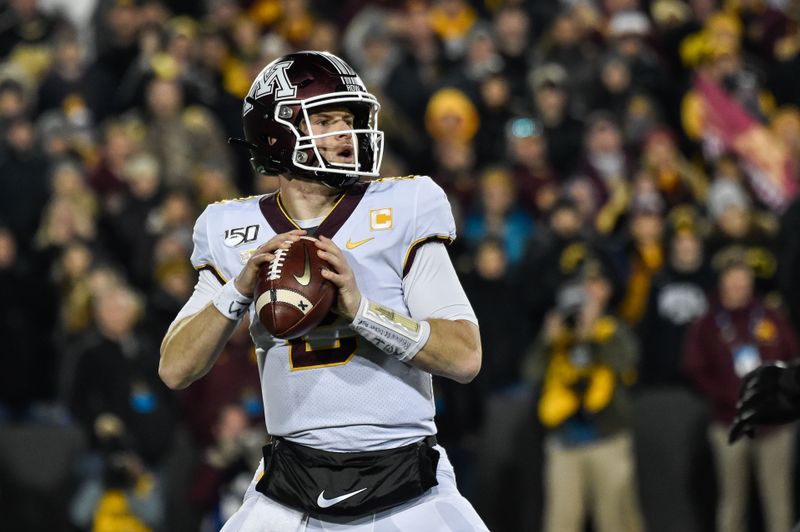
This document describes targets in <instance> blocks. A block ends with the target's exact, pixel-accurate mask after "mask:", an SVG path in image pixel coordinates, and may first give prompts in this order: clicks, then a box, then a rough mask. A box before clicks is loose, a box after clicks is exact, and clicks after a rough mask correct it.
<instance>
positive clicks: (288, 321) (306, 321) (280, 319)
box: [253, 236, 336, 340]
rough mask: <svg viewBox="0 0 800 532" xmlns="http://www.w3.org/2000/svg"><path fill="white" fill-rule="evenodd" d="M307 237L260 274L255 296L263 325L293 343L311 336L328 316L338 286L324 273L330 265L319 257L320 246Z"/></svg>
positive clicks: (279, 252)
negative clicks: (318, 247)
mask: <svg viewBox="0 0 800 532" xmlns="http://www.w3.org/2000/svg"><path fill="white" fill-rule="evenodd" d="M314 240H315V239H313V238H311V237H307V236H304V237H302V238H301V239H300V240H298V241H297V242H295V243H294V244H292V245H291V246H290V247H289V248H288V249H279V250H277V251H276V252H275V259H274V260H273V261H272V262H269V263H267V264H265V265H264V266H262V268H261V270H260V271H259V272H258V279H257V280H256V289H255V293H254V294H253V297H254V299H255V304H256V313H257V314H258V319H259V320H261V324H262V325H263V326H264V328H265V329H267V330H268V331H269V332H270V334H272V335H273V336H277V337H278V338H283V339H285V340H291V339H293V338H298V337H300V336H303V335H305V334H308V332H309V331H311V329H313V328H314V327H316V326H317V325H319V323H320V322H321V321H322V320H323V319H324V318H325V316H327V315H328V312H330V310H331V307H332V306H333V302H334V300H335V299H336V286H335V285H334V284H333V283H331V282H330V281H328V280H327V279H325V278H324V277H322V274H321V273H320V271H321V270H322V269H323V268H325V269H328V270H330V269H331V267H330V265H329V264H328V263H327V262H326V261H324V260H322V259H321V258H319V256H317V246H316V245H314Z"/></svg>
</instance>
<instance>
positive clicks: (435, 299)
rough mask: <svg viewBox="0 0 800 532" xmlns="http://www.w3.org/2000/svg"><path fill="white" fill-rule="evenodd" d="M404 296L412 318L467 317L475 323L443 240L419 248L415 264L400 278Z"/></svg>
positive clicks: (475, 319) (451, 318) (475, 318)
mask: <svg viewBox="0 0 800 532" xmlns="http://www.w3.org/2000/svg"><path fill="white" fill-rule="evenodd" d="M403 299H404V301H405V303H406V306H407V307H408V310H409V312H410V314H411V317H412V318H415V319H420V320H427V319H430V318H437V319H444V320H467V321H470V322H472V323H474V324H475V325H478V318H477V317H476V316H475V311H474V310H472V305H470V303H469V299H467V294H466V293H465V292H464V288H463V287H462V286H461V282H460V281H459V280H458V275H457V274H456V270H455V268H453V263H452V262H451V261H450V257H449V255H448V254H447V250H446V249H445V247H444V245H443V244H433V245H430V246H424V247H422V248H421V249H420V250H419V253H417V256H416V259H415V260H414V266H413V267H412V268H411V271H409V272H408V275H407V276H406V277H405V279H403Z"/></svg>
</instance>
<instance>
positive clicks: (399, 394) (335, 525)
mask: <svg viewBox="0 0 800 532" xmlns="http://www.w3.org/2000/svg"><path fill="white" fill-rule="evenodd" d="M379 110H380V105H379V103H378V102H377V100H376V99H375V97H374V96H373V95H371V94H370V93H369V92H367V90H366V88H365V87H364V85H363V83H362V81H361V79H360V78H359V76H358V75H357V74H356V73H355V72H354V71H353V70H352V68H351V67H350V66H349V65H348V64H347V63H345V62H344V61H343V60H342V59H340V58H338V57H336V56H335V55H332V54H329V53H326V52H298V53H293V54H289V55H286V56H283V57H280V58H278V59H276V60H275V61H273V62H272V63H270V64H269V65H267V66H266V67H265V68H264V69H263V70H262V71H261V73H260V74H259V75H258V76H257V77H256V79H255V80H254V82H253V85H252V87H251V88H250V91H249V94H248V95H247V97H246V98H245V102H244V108H243V127H244V139H232V140H235V141H236V142H238V143H240V144H243V145H245V146H246V147H247V149H249V151H250V153H251V156H252V158H251V162H252V164H253V166H254V168H255V169H256V170H257V171H259V172H262V173H264V174H268V175H277V176H279V180H280V188H279V190H278V192H276V193H273V194H267V195H263V196H257V197H252V198H245V199H240V200H232V201H226V202H221V203H216V204H213V205H209V206H208V207H207V208H206V210H205V211H204V212H203V213H202V214H201V215H200V217H199V218H198V219H197V223H196V225H195V229H194V251H193V253H192V258H191V260H192V263H193V265H194V267H195V268H196V269H197V270H198V271H199V278H198V282H197V285H196V286H195V290H194V293H193V295H192V296H191V298H190V299H189V301H188V302H187V303H186V305H185V306H184V308H183V309H182V310H181V311H180V312H179V313H178V316H177V317H176V318H175V320H174V322H173V323H172V325H171V326H170V328H169V330H168V332H167V334H166V335H165V337H164V340H163V343H162V346H161V363H160V367H159V374H160V376H161V378H162V379H163V381H164V382H165V383H166V384H167V385H168V386H169V387H170V388H173V389H180V388H184V387H186V386H188V385H189V384H191V383H192V382H193V381H195V380H197V379H199V378H200V377H202V376H203V375H204V374H205V373H206V372H208V370H209V369H210V368H211V367H212V366H213V364H214V362H215V360H216V358H217V356H218V354H219V352H220V350H221V349H222V347H223V346H224V345H225V343H226V341H227V340H228V338H229V336H230V335H231V333H232V332H233V330H234V329H235V328H236V324H237V323H238V322H239V320H240V319H241V318H242V317H243V316H244V314H245V313H249V315H250V318H251V319H250V323H251V325H250V333H251V336H252V338H253V342H254V343H255V346H256V353H257V356H258V363H259V371H260V377H261V387H262V396H263V401H264V413H265V420H266V427H267V431H268V433H269V434H270V435H271V440H270V442H269V443H267V445H266V446H265V447H264V459H263V461H262V462H261V464H260V465H259V467H258V469H257V471H256V472H255V475H254V478H253V481H252V483H251V485H250V487H249V488H248V490H247V492H246V494H245V496H244V502H243V504H242V506H241V508H240V509H239V510H238V512H237V513H235V514H234V515H233V516H232V517H231V518H230V519H229V520H228V522H227V523H226V524H225V527H224V528H223V531H225V532H235V531H247V532H251V531H252V532H266V531H291V532H294V531H303V530H308V531H322V530H333V529H336V530H340V529H347V530H363V531H368V530H369V531H373V530H376V531H377V530H386V531H389V530H394V531H396V530H425V531H459V532H464V531H472V530H486V526H485V525H484V524H483V522H482V521H481V519H480V517H479V516H478V515H477V513H476V512H475V510H474V509H473V508H472V506H471V505H470V504H469V502H468V501H467V500H466V499H465V498H464V497H462V496H461V495H460V493H459V492H458V490H457V489H456V483H455V476H454V474H453V468H452V466H451V465H450V462H449V461H448V459H447V455H446V453H445V451H444V449H443V448H442V447H441V446H440V445H438V444H437V442H436V426H435V424H434V419H433V418H434V402H433V390H432V386H431V375H440V376H443V377H447V378H450V379H454V380H456V381H458V382H461V383H466V382H469V381H470V380H472V379H473V378H474V377H475V375H476V374H477V373H478V371H479V369H480V365H481V348H480V345H481V344H480V335H479V331H478V324H477V320H476V318H475V314H474V312H473V310H472V307H471V306H470V304H469V301H468V300H467V298H466V295H465V294H464V291H463V289H462V287H461V285H460V283H459V281H458V278H457V277H456V273H455V270H454V269H453V266H452V264H451V262H450V260H449V257H448V255H447V252H446V250H445V248H444V243H446V242H449V241H451V240H452V239H454V238H455V224H454V221H453V216H452V213H451V210H450V205H449V203H448V202H447V198H446V196H445V194H444V192H443V191H442V189H441V188H440V187H439V186H437V185H436V184H435V183H434V182H433V181H432V180H431V179H430V178H429V177H403V178H385V179H374V178H377V177H378V175H379V174H378V172H379V169H380V163H381V157H382V152H383V133H382V132H381V131H380V130H379V129H378V114H379ZM304 236H311V237H314V239H315V241H314V242H315V245H316V248H317V254H318V256H319V257H320V258H322V259H324V260H326V261H327V262H328V263H329V264H330V266H331V268H330V269H329V270H323V271H322V273H321V275H322V276H323V277H324V278H325V279H327V280H328V281H330V282H332V283H333V284H334V286H335V287H336V290H337V294H338V298H337V300H336V303H335V307H334V312H333V313H332V314H331V315H330V316H329V319H326V320H325V321H323V322H322V324H321V325H320V326H318V327H317V328H315V329H313V330H312V331H311V332H310V333H309V334H308V335H306V336H304V337H301V338H297V339H294V340H282V339H279V338H276V337H274V336H272V335H271V334H270V333H269V332H268V331H267V330H266V329H265V328H264V327H263V325H262V324H261V322H260V321H259V319H258V317H257V315H256V313H255V310H254V305H253V292H254V289H255V285H256V278H257V273H258V271H259V269H260V268H261V266H263V265H265V264H266V263H268V262H270V261H272V260H273V259H274V258H275V254H276V252H277V251H278V250H279V249H281V248H283V249H286V248H287V247H289V246H290V245H291V244H292V243H293V242H296V241H297V240H298V239H300V238H301V237H304ZM279 255H280V253H279Z"/></svg>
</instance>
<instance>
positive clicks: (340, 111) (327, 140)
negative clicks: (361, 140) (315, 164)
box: [300, 107, 356, 163]
mask: <svg viewBox="0 0 800 532" xmlns="http://www.w3.org/2000/svg"><path fill="white" fill-rule="evenodd" d="M309 120H310V122H311V124H310V127H311V131H305V129H306V128H305V124H301V125H300V130H301V131H303V133H305V134H311V135H326V136H324V137H322V138H318V139H317V141H316V142H317V147H318V148H319V151H320V153H322V156H323V157H325V159H326V160H328V161H329V162H332V163H353V162H354V161H355V155H356V154H355V147H354V145H353V140H354V139H353V135H352V134H350V133H349V130H351V129H353V122H354V120H355V117H354V116H353V113H352V112H351V111H349V110H348V109H346V108H342V107H334V108H328V109H325V110H322V111H318V112H316V113H312V114H310V115H309ZM336 132H339V134H330V133H336Z"/></svg>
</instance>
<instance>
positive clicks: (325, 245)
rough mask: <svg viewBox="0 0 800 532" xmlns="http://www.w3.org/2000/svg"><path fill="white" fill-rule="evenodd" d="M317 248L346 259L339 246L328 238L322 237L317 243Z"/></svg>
mask: <svg viewBox="0 0 800 532" xmlns="http://www.w3.org/2000/svg"><path fill="white" fill-rule="evenodd" d="M316 244H317V247H318V248H319V249H321V250H324V251H327V252H328V253H333V254H334V255H337V256H340V257H344V255H343V254H342V250H341V249H339V246H337V245H336V244H334V243H333V240H331V239H330V238H328V237H325V236H320V237H319V238H318V239H317V241H316Z"/></svg>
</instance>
